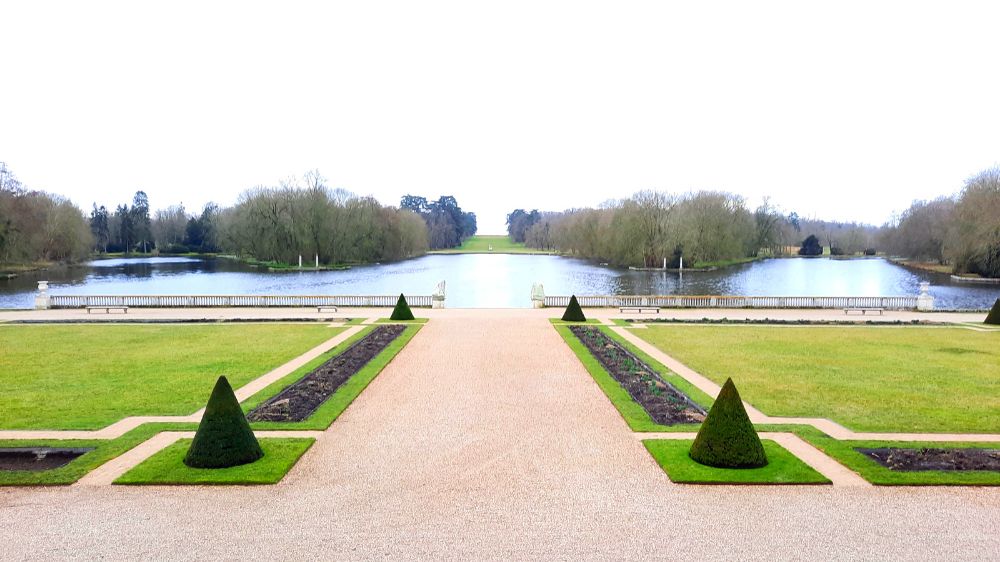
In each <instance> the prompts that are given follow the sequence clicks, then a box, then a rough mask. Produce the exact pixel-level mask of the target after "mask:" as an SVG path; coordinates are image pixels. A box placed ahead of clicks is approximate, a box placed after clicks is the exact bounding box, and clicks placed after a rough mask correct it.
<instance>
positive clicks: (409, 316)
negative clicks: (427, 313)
mask: <svg viewBox="0 0 1000 562" xmlns="http://www.w3.org/2000/svg"><path fill="white" fill-rule="evenodd" d="M389 319H390V320H413V312H412V311H410V305H408V304H406V297H404V296H403V293H400V294H399V300H397V301H396V308H394V309H392V316H390V317H389Z"/></svg>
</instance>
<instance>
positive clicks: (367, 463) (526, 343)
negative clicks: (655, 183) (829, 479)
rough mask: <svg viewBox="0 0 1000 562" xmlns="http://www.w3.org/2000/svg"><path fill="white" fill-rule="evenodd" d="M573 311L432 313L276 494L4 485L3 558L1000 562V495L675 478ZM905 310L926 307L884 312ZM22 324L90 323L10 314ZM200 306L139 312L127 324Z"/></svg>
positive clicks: (0, 501) (279, 314)
mask: <svg viewBox="0 0 1000 562" xmlns="http://www.w3.org/2000/svg"><path fill="white" fill-rule="evenodd" d="M292 312H294V311H289V310H273V309H270V310H261V311H254V310H227V311H211V310H197V311H187V315H188V316H191V315H193V316H194V317H196V318H206V319H207V318H213V315H216V316H214V318H219V317H233V316H238V317H241V318H246V317H248V316H247V315H248V314H250V313H252V314H256V315H259V316H256V317H260V318H265V317H270V318H272V319H274V318H288V317H290V316H289V313H292ZM558 312H559V311H554V310H542V311H530V310H503V311H484V310H477V311H472V310H442V311H431V310H428V311H420V312H418V314H426V315H428V316H432V317H433V318H434V321H433V322H431V323H430V324H428V325H427V326H425V327H424V328H423V329H422V330H421V332H420V333H419V334H418V335H417V336H416V337H415V338H414V339H413V341H412V342H411V343H410V344H409V345H408V346H407V347H406V348H405V349H404V350H403V351H402V352H401V353H400V354H399V355H398V356H397V358H396V360H395V361H393V362H392V363H391V364H390V365H389V366H388V367H387V368H386V370H385V371H383V373H382V374H381V375H380V376H379V377H378V378H377V379H376V380H375V381H374V382H373V383H372V384H371V386H369V387H368V389H367V390H366V391H365V392H364V393H362V394H361V396H360V397H359V398H358V399H357V400H356V401H355V402H354V404H353V405H352V406H351V407H350V408H348V409H347V411H345V412H344V414H343V415H342V416H341V417H340V419H338V420H337V422H335V423H334V424H333V425H332V426H331V427H330V429H329V430H327V431H326V432H323V433H322V434H320V437H319V439H318V441H317V443H316V445H315V446H314V447H313V449H312V450H310V451H309V452H308V453H307V454H306V455H305V456H304V457H303V458H302V460H301V461H300V462H299V464H298V465H297V466H296V467H295V468H294V469H293V470H292V472H291V473H290V474H289V475H288V477H287V478H286V479H285V480H284V481H283V482H282V483H281V484H279V485H277V486H272V487H227V488H212V487H143V488H133V487H116V486H99V487H89V486H73V487H67V488H26V489H9V488H8V489H0V559H3V560H20V559H53V558H60V559H64V558H77V559H86V560H92V559H98V558H108V559H118V558H129V559H140V558H146V559H148V558H158V559H164V558H169V559H205V558H209V557H213V558H224V559H233V558H244V557H253V558H255V559H267V558H275V559H300V558H305V557H307V556H309V557H322V558H332V557H335V556H336V557H345V558H375V557H378V558H390V559H413V558H415V557H433V558H440V559H469V558H498V557H505V558H545V559H553V558H554V559H567V558H587V559H600V558H603V559H616V560H617V559H650V558H659V559H666V558H670V559H676V558H681V557H690V558H695V559H703V558H712V557H723V558H725V559H859V558H863V559H872V558H880V559H884V558H900V557H909V558H914V559H935V558H938V559H939V558H946V559H951V558H981V559H990V558H993V557H995V556H996V553H997V552H1000V538H998V535H997V532H996V530H997V528H1000V490H998V489H995V488H877V487H858V488H834V487H829V486H827V487H807V486H793V487H778V486H768V487H754V486H743V487H735V486H721V487H710V486H683V485H675V484H673V483H671V482H670V481H669V479H668V478H667V477H666V475H665V474H664V473H663V472H662V470H661V469H660V468H659V467H658V466H657V465H656V464H655V463H654V461H653V460H652V458H651V457H650V456H649V455H648V453H646V451H645V449H644V448H643V447H642V444H641V443H640V442H639V441H638V440H637V439H636V438H635V435H634V434H633V433H632V432H631V431H630V430H629V429H628V427H627V426H626V425H625V423H624V421H623V420H622V419H621V418H620V417H619V415H618V413H617V411H616V410H615V409H614V407H613V406H612V405H611V404H610V403H609V402H608V400H607V399H606V398H605V396H604V395H603V393H602V392H601V391H600V389H599V388H598V387H597V386H596V384H595V383H594V382H593V381H592V379H591V378H590V376H589V375H588V374H587V373H586V371H585V370H584V369H583V367H582V366H581V365H580V364H579V362H578V361H577V360H576V358H575V356H573V354H572V352H571V351H570V350H569V349H568V348H567V347H566V345H565V344H564V343H563V342H562V340H561V339H560V338H559V336H558V334H557V333H556V332H555V331H554V330H553V329H552V328H551V326H550V325H549V323H548V321H547V318H548V317H550V316H553V315H555V314H557V313H558ZM595 312H597V313H596V314H594V313H595ZM606 312H607V313H608V314H610V313H612V312H617V311H606ZM669 312H670V313H673V312H678V313H680V312H690V313H692V314H693V315H692V316H691V317H693V318H701V317H703V316H714V315H719V317H723V316H726V317H728V318H737V317H739V316H736V315H735V314H734V313H740V314H743V315H748V314H761V316H760V317H765V316H766V317H770V318H776V317H778V316H777V315H778V314H787V313H799V315H800V316H801V315H802V313H803V312H805V313H808V314H809V315H810V317H813V316H812V315H813V314H817V315H818V314H823V313H824V311H718V310H716V311H669ZM727 312H728V313H729V314H727ZM838 312H839V314H837V313H838ZM385 313H386V311H385V310H380V311H352V310H349V311H343V310H342V312H341V314H338V315H336V316H339V317H344V316H348V317H364V316H375V315H385ZM588 313H590V314H591V315H592V316H593V315H596V316H602V314H601V312H598V311H588ZM223 314H226V315H227V316H222V315H223ZM296 314H297V315H298V316H301V317H312V318H316V317H320V316H322V315H317V314H316V313H315V309H312V311H308V310H305V309H301V310H299V311H298V312H296ZM825 314H826V315H827V316H829V317H830V318H837V319H842V318H843V313H842V311H826V312H825ZM895 314H899V315H900V319H909V318H911V317H914V316H917V315H916V313H887V314H886V317H885V318H884V319H894V316H893V315H895ZM17 315H26V316H27V317H30V318H39V317H41V316H43V315H44V316H47V317H51V318H52V319H73V318H81V317H83V318H85V317H87V315H86V313H81V312H79V311H45V312H40V313H20V312H18V313H11V312H5V313H0V318H2V319H10V317H11V316H17ZM268 315H270V316H268ZM90 316H91V317H96V316H97V315H90ZM326 316H329V315H326ZM616 316H617V315H616ZM671 316H674V315H673V314H671ZM922 316H930V317H932V318H934V319H939V320H943V321H970V320H971V321H980V320H981V315H971V317H969V316H968V315H959V316H958V317H946V316H945V315H944V314H942V313H937V314H932V315H922ZM183 317H185V311H179V310H168V311H156V310H138V309H136V310H134V311H133V310H130V311H129V318H183ZM782 317H785V316H782ZM792 317H793V316H792V314H789V315H788V316H787V318H792ZM817 317H822V316H817Z"/></svg>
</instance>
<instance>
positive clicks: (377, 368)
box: [242, 324, 422, 430]
mask: <svg viewBox="0 0 1000 562" xmlns="http://www.w3.org/2000/svg"><path fill="white" fill-rule="evenodd" d="M421 327H422V326H420V325H419V324H414V325H411V326H407V328H406V330H404V331H403V333H402V334H400V335H399V337H397V338H396V339H395V340H393V342H392V343H391V344H389V346H388V347H386V348H385V349H383V350H382V352H381V353H379V354H378V355H376V356H375V357H374V358H372V360H371V361H369V362H368V364H367V365H365V366H364V367H362V369H361V370H360V371H358V372H357V373H355V374H354V375H353V376H352V377H351V378H350V379H348V380H347V381H346V382H344V384H342V385H341V386H340V388H338V389H337V391H336V392H335V393H333V395H332V396H330V398H328V399H327V401H326V402H324V403H323V405H322V406H320V407H319V408H318V409H317V410H316V411H315V412H313V415H311V416H309V418H308V419H305V420H303V421H300V422H254V423H251V424H250V426H251V427H252V428H253V429H255V430H258V429H288V430H298V429H312V430H323V429H326V428H328V427H330V424H332V423H333V422H334V421H335V420H336V419H337V418H338V417H339V416H340V414H341V413H343V412H344V410H346V409H347V407H348V406H350V405H351V402H353V401H354V399H355V398H357V397H358V395H360V394H361V392H362V391H363V390H364V389H365V388H366V387H367V386H368V385H369V383H371V382H372V381H373V380H375V377H376V376H378V374H379V373H381V372H382V369H384V368H385V366H386V365H388V364H389V362H390V361H392V360H393V358H394V357H396V354H398V353H399V352H400V351H402V349H403V348H404V347H406V344H407V343H409V342H410V340H411V339H413V336H415V335H416V334H417V332H418V331H419V330H420V328H421ZM373 329H374V327H370V328H366V329H364V330H362V331H361V332H359V333H358V334H355V335H354V336H353V337H351V338H349V339H348V340H347V341H345V342H343V343H342V344H340V345H338V346H337V347H335V348H334V349H333V350H331V351H329V352H327V353H324V354H323V355H321V356H320V357H317V358H316V359H314V360H313V361H310V362H309V363H307V364H306V365H304V366H302V367H301V368H299V369H297V370H296V371H295V372H293V373H291V374H289V375H288V376H286V377H284V378H282V379H280V380H278V381H277V382H275V383H273V384H271V385H269V386H268V387H266V388H264V389H263V390H261V391H260V392H258V393H257V394H255V395H253V396H252V397H250V398H249V399H247V400H246V401H244V402H243V404H242V406H243V411H244V412H249V411H250V410H252V409H253V408H256V407H257V406H258V405H259V404H260V403H261V402H263V401H264V400H267V399H268V398H270V397H272V396H274V395H276V394H277V393H279V392H281V391H282V390H283V389H284V388H285V387H286V386H288V385H290V384H292V383H294V382H296V381H298V380H299V379H301V378H302V377H304V376H306V375H307V374H309V373H310V372H312V371H313V370H314V369H316V367H319V366H320V365H322V364H323V363H324V362H325V361H327V360H329V359H330V358H331V357H334V356H336V355H339V354H340V353H342V352H343V351H344V350H345V349H347V348H348V347H349V346H350V345H351V344H353V343H354V342H356V341H357V340H359V339H361V338H363V337H364V336H366V335H368V333H370V332H371V331H372V330H373Z"/></svg>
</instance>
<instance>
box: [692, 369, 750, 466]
mask: <svg viewBox="0 0 1000 562" xmlns="http://www.w3.org/2000/svg"><path fill="white" fill-rule="evenodd" d="M688 455H689V456H690V457H691V458H692V459H693V460H694V461H695V462H698V463H701V464H704V465H708V466H714V467H717V468H757V467H761V466H764V465H766V464H767V455H766V454H765V453H764V445H763V444H761V442H760V437H758V436H757V430H755V429H754V427H753V424H752V423H750V417H749V416H747V411H746V409H745V408H744V407H743V402H742V401H741V400H740V393H739V392H738V391H737V390H736V385H734V384H733V379H726V384H724V385H723V386H722V390H721V391H720V392H719V396H718V397H716V399H715V404H713V405H712V409H711V410H709V412H708V417H706V418H705V421H704V422H703V423H702V424H701V429H699V430H698V436H697V437H696V438H695V440H694V443H693V444H692V445H691V451H690V452H689V453H688Z"/></svg>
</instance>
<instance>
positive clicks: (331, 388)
mask: <svg viewBox="0 0 1000 562" xmlns="http://www.w3.org/2000/svg"><path fill="white" fill-rule="evenodd" d="M405 329H406V326H402V325H399V324H389V325H385V326H379V327H377V328H375V329H374V330H372V332H371V333H370V334H368V335H367V336H365V337H363V338H361V339H360V340H358V341H357V342H356V343H355V344H354V345H352V346H351V347H349V348H347V349H346V350H345V351H344V352H343V353H341V354H339V355H337V356H336V357H333V358H331V359H330V360H329V361H327V362H326V363H323V364H322V365H320V366H319V367H317V368H316V369H315V370H313V371H312V372H311V373H309V374H308V375H306V376H304V377H302V378H301V379H299V380H298V381H297V382H295V383H293V384H291V385H289V386H288V387H287V388H285V389H284V390H282V391H281V392H280V393H278V394H277V395H276V396H273V397H271V398H270V399H268V400H267V401H265V402H264V403H263V404H261V405H260V406H257V407H256V408H254V409H253V410H252V411H251V412H250V413H249V414H248V415H247V419H249V420H250V421H276V422H295V421H302V420H304V419H306V418H308V417H309V416H311V415H312V413H313V412H315V411H316V409H317V408H319V407H320V406H321V405H322V404H323V402H326V400H327V399H328V398H329V397H330V396H332V395H333V393H335V392H337V389H338V388H340V386H341V385H342V384H344V383H345V382H347V380H348V379H350V378H351V377H352V376H353V375H354V374H355V373H357V372H358V371H360V370H361V369H362V368H363V367H364V366H365V365H367V364H368V362H369V361H371V360H372V359H373V358H374V357H375V356H376V355H378V354H379V353H382V350H384V349H385V348H386V347H388V346H389V344H390V343H392V342H393V340H395V339H396V338H397V337H399V335H400V334H402V333H403V331H404V330H405Z"/></svg>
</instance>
